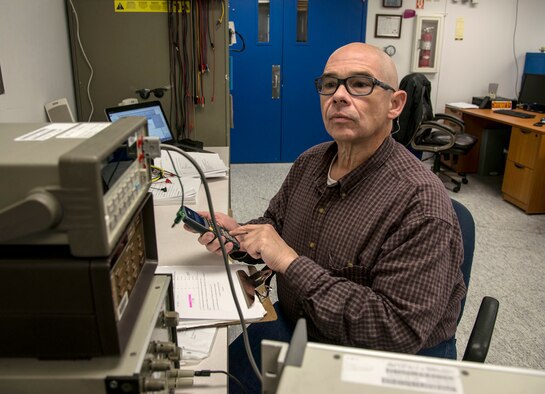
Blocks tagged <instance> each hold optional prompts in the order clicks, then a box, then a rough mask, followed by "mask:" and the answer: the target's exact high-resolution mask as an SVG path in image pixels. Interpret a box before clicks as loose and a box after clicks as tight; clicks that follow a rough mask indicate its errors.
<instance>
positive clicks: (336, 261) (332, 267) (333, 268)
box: [327, 253, 370, 286]
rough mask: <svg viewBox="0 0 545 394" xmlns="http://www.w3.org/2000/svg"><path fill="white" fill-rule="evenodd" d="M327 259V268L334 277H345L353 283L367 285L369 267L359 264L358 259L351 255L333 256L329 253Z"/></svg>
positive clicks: (368, 281)
mask: <svg viewBox="0 0 545 394" xmlns="http://www.w3.org/2000/svg"><path fill="white" fill-rule="evenodd" d="M328 257H329V259H328V267H327V268H328V269H329V271H330V272H331V274H332V275H333V276H335V277H340V278H346V279H348V280H350V281H352V282H354V283H357V284H361V285H364V286H368V285H369V283H370V279H369V274H368V271H369V269H368V268H369V267H366V266H365V265H361V262H360V261H359V259H357V258H355V257H353V256H347V255H342V254H341V255H337V256H335V257H333V255H332V254H331V253H330V254H329V256H328Z"/></svg>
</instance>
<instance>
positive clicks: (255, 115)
mask: <svg viewBox="0 0 545 394" xmlns="http://www.w3.org/2000/svg"><path fill="white" fill-rule="evenodd" d="M229 3H230V19H231V21H234V23H235V29H236V31H237V35H236V36H237V43H236V44H235V45H233V46H231V51H230V52H231V56H230V60H231V70H232V73H231V78H232V80H231V93H232V96H233V128H232V129H231V141H230V144H231V162H233V163H274V162H292V161H293V160H295V158H297V156H299V155H300V154H301V153H302V152H303V151H305V150H306V149H308V148H310V147H311V146H313V145H316V144H317V143H320V142H323V141H327V140H329V139H330V138H329V136H328V134H327V132H326V131H325V129H324V126H323V123H322V117H321V114H320V105H319V98H318V95H317V93H316V91H315V90H314V78H316V77H318V76H319V75H320V74H321V73H322V70H323V67H324V65H325V62H326V61H327V58H328V56H329V55H330V54H331V52H332V51H333V50H335V49H336V48H338V47H339V46H341V45H343V44H346V43H349V42H353V41H364V39H365V21H366V14H367V3H366V2H365V1H362V0H343V1H339V2H332V1H327V0H231V1H230V2H229Z"/></svg>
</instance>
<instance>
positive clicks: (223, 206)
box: [154, 147, 230, 393]
mask: <svg viewBox="0 0 545 394" xmlns="http://www.w3.org/2000/svg"><path fill="white" fill-rule="evenodd" d="M206 149H207V150H210V151H214V152H216V153H218V154H219V155H220V157H221V159H222V160H223V161H224V162H225V164H226V165H227V166H228V165H229V147H217V148H208V147H207V148H206ZM208 187H209V188H210V194H211V195H212V204H213V205H214V211H216V212H225V213H226V212H228V210H229V207H230V204H229V179H228V178H211V179H208ZM187 205H188V206H189V207H191V208H192V209H194V210H208V203H207V201H206V193H205V191H204V187H203V186H202V185H201V190H200V192H199V195H198V201H197V203H196V204H187ZM179 208H180V206H179V204H176V205H157V206H155V207H154V212H155V228H156V232H157V248H158V253H159V265H165V266H167V265H168V266H172V265H200V264H207V265H211V264H221V265H223V259H222V258H221V257H220V256H216V255H213V254H211V253H209V252H208V251H207V250H206V249H205V248H204V247H203V246H201V245H200V244H199V243H198V242H197V238H198V235H197V234H193V233H190V232H188V231H185V230H184V229H183V223H182V224H178V225H177V226H176V227H174V228H172V227H171V226H172V222H173V221H174V218H175V217H176V212H177V211H178V209H179ZM227 346H228V338H227V328H226V327H221V328H218V333H217V335H216V339H215V341H214V346H213V348H212V350H211V353H210V356H209V357H208V358H206V359H205V360H203V361H201V362H200V363H199V364H197V365H193V366H189V367H187V368H188V369H195V370H199V369H212V370H223V371H227ZM227 387H228V386H227V377H226V375H223V374H212V375H211V376H210V377H204V378H199V377H195V386H194V387H193V388H192V389H191V391H192V392H203V393H226V392H227Z"/></svg>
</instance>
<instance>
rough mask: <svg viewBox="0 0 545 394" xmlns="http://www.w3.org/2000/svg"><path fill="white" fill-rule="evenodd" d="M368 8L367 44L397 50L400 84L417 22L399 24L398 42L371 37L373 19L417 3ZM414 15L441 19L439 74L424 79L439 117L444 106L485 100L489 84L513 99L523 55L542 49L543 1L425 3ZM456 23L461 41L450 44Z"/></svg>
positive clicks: (377, 2) (372, 3) (408, 0)
mask: <svg viewBox="0 0 545 394" xmlns="http://www.w3.org/2000/svg"><path fill="white" fill-rule="evenodd" d="M368 3H369V5H368V17H367V32H366V37H367V39H366V41H367V42H368V43H370V44H373V45H376V46H379V47H385V46H387V45H394V46H395V47H396V49H397V52H396V54H395V55H394V56H393V60H394V61H395V63H396V65H397V68H398V74H399V77H400V79H401V78H402V77H403V76H404V75H406V74H409V73H410V72H411V71H410V61H411V55H412V43H413V40H414V34H415V32H414V29H415V20H416V18H411V19H403V21H402V27H401V37H400V38H399V39H386V38H375V37H374V32H375V16H376V14H402V13H403V11H404V10H405V9H415V8H414V7H415V4H416V0H404V1H403V7H402V8H383V7H382V0H368ZM517 5H518V17H516V15H517ZM416 13H417V15H444V17H445V21H444V30H443V45H442V52H441V58H440V67H439V72H438V73H435V74H426V76H427V77H428V78H429V79H430V81H431V82H432V104H433V105H434V108H435V110H436V111H438V112H439V111H442V110H443V108H444V105H445V103H449V102H458V101H466V102H471V98H472V97H473V96H484V95H486V94H487V91H488V83H489V82H496V83H499V89H498V94H499V95H500V96H503V97H508V98H515V97H516V96H517V90H518V89H520V78H521V76H522V72H523V69H524V56H525V54H526V52H538V51H539V48H540V47H542V46H545V23H544V22H543V17H544V16H545V1H543V0H479V1H478V2H477V3H476V4H472V3H471V2H470V1H469V0H425V2H424V9H419V10H416ZM457 18H463V19H464V22H465V23H464V25H465V29H464V39H463V40H462V41H455V40H454V33H455V24H456V19H457ZM516 21H518V24H517V25H516V29H515V22H516ZM418 36H420V33H418ZM513 37H514V39H513ZM514 53H515V54H516V59H515V55H514ZM517 63H518V68H517Z"/></svg>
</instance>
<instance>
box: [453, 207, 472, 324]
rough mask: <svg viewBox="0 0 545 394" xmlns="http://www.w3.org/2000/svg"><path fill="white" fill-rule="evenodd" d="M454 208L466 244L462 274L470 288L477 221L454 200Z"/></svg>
mask: <svg viewBox="0 0 545 394" xmlns="http://www.w3.org/2000/svg"><path fill="white" fill-rule="evenodd" d="M451 201H452V206H453V207H454V211H455V212H456V216H458V222H459V223H460V230H461V232H462V241H463V244H464V261H463V263H462V274H463V275H464V283H465V285H466V287H467V288H469V281H470V279H471V267H472V265H473V253H474V251H475V221H474V220H473V215H471V212H469V209H467V208H466V207H465V206H464V205H463V204H462V203H461V202H459V201H456V200H452V199H451ZM465 302H466V299H465V297H464V299H463V300H462V309H461V310H460V316H459V317H458V322H460V319H461V318H462V314H463V313H464V306H465Z"/></svg>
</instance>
